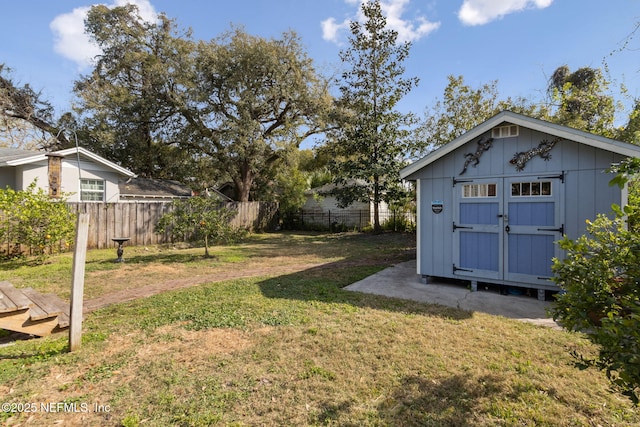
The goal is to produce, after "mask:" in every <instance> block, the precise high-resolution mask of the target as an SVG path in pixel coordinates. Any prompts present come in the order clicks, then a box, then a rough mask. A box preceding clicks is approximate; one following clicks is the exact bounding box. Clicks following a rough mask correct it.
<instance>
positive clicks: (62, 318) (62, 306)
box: [45, 294, 71, 329]
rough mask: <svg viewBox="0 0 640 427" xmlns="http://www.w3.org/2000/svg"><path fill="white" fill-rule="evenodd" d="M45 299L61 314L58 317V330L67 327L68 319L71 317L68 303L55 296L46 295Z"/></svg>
mask: <svg viewBox="0 0 640 427" xmlns="http://www.w3.org/2000/svg"><path fill="white" fill-rule="evenodd" d="M45 297H46V298H47V300H48V301H49V302H50V303H51V304H53V305H55V306H56V307H58V309H59V310H60V311H61V313H60V314H59V315H58V327H59V328H60V329H64V328H68V327H69V317H70V316H71V314H70V313H71V306H70V305H69V303H68V302H66V301H65V300H63V299H62V298H60V297H59V296H58V295H56V294H46V295H45Z"/></svg>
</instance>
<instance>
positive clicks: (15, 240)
mask: <svg viewBox="0 0 640 427" xmlns="http://www.w3.org/2000/svg"><path fill="white" fill-rule="evenodd" d="M65 202H66V199H64V197H63V198H61V199H56V200H53V199H51V198H50V197H49V195H48V194H46V193H45V191H44V190H43V189H42V188H38V189H36V181H34V182H32V183H31V184H30V185H29V187H27V189H26V190H23V191H15V190H13V189H11V188H8V187H7V189H5V190H0V212H2V221H1V222H0V240H2V241H3V242H5V243H6V244H7V245H8V246H12V245H13V248H14V249H13V250H7V253H6V256H7V257H10V256H15V255H20V254H21V250H20V249H19V248H20V247H22V246H26V247H28V248H29V250H30V252H31V253H32V254H34V255H36V257H37V259H38V260H39V261H41V262H42V261H44V260H45V259H46V258H47V256H48V255H50V254H53V253H55V252H59V251H61V250H62V249H66V248H67V247H69V246H70V244H71V242H72V241H73V237H74V231H75V217H76V216H75V214H74V213H73V212H72V211H71V210H70V208H69V206H68V205H67V204H66V203H65Z"/></svg>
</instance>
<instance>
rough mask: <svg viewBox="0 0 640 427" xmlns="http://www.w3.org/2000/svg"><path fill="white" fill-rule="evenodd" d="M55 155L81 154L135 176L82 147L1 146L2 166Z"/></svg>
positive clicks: (107, 166)
mask: <svg viewBox="0 0 640 427" xmlns="http://www.w3.org/2000/svg"><path fill="white" fill-rule="evenodd" d="M51 155H55V156H60V157H70V156H76V155H80V156H82V157H85V158H87V159H89V160H92V161H93V162H94V163H97V164H100V165H102V166H105V167H106V168H108V169H112V170H113V171H115V172H117V173H119V174H120V175H124V176H128V177H134V176H136V174H135V173H133V172H131V171H130V170H129V169H125V168H123V167H122V166H119V165H117V164H115V163H113V162H111V161H109V160H107V159H105V158H104V157H100V156H98V155H97V154H95V153H92V152H91V151H89V150H87V149H85V148H82V147H73V148H67V149H65V150H58V151H52V152H46V151H30V150H17V149H13V148H0V166H21V165H27V164H30V163H35V162H40V161H43V160H46V159H47V157H48V156H51Z"/></svg>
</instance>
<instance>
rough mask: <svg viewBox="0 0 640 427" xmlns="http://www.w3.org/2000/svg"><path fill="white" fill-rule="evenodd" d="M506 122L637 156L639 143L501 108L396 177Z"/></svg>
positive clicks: (434, 159)
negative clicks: (634, 143) (618, 139)
mask: <svg viewBox="0 0 640 427" xmlns="http://www.w3.org/2000/svg"><path fill="white" fill-rule="evenodd" d="M505 122H507V123H510V124H514V125H518V126H522V127H525V128H529V129H533V130H537V131H540V132H544V133H548V134H550V135H553V136H557V137H559V138H562V139H567V140H571V141H575V142H579V143H581V144H585V145H588V146H591V147H595V148H600V149H602V150H606V151H611V152H613V153H617V154H621V155H623V156H627V157H637V156H640V146H637V145H633V144H628V143H626V142H621V141H616V140H614V139H610V138H605V137H603V136H600V135H595V134H592V133H589V132H584V131H581V130H578V129H574V128H570V127H567V126H563V125H559V124H556V123H551V122H548V121H545V120H540V119H535V118H533V117H529V116H524V115H522V114H517V113H514V112H511V111H502V112H500V113H498V114H496V115H495V116H493V117H491V118H490V119H488V120H487V121H485V122H484V123H481V124H479V125H478V126H476V127H474V128H473V129H471V130H470V131H468V132H466V133H464V134H462V135H460V136H459V137H458V138H456V139H454V140H453V141H451V142H449V143H448V144H446V145H444V146H442V147H440V148H438V149H437V150H435V151H432V152H431V153H429V154H427V155H426V156H425V157H423V158H421V159H420V160H417V161H416V162H414V163H412V164H410V165H409V166H406V167H405V168H403V169H402V170H401V171H400V177H401V178H402V179H411V178H410V176H411V175H412V174H414V173H416V172H418V171H419V170H420V169H422V168H424V167H425V166H427V165H429V164H431V163H433V162H435V161H436V160H438V159H439V158H441V157H444V156H445V155H447V154H449V153H450V152H452V151H454V150H456V149H457V148H459V147H461V146H463V145H464V144H466V143H467V142H469V141H471V140H473V139H475V138H477V137H478V136H480V135H482V134H483V133H485V132H487V131H490V130H491V129H493V128H494V127H496V126H499V125H500V124H502V123H505Z"/></svg>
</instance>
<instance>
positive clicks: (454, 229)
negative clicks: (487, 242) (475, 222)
mask: <svg viewBox="0 0 640 427" xmlns="http://www.w3.org/2000/svg"><path fill="white" fill-rule="evenodd" d="M458 228H466V229H467V230H473V227H465V226H462V225H456V222H455V221H454V222H453V231H456V230H457V229H458Z"/></svg>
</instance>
